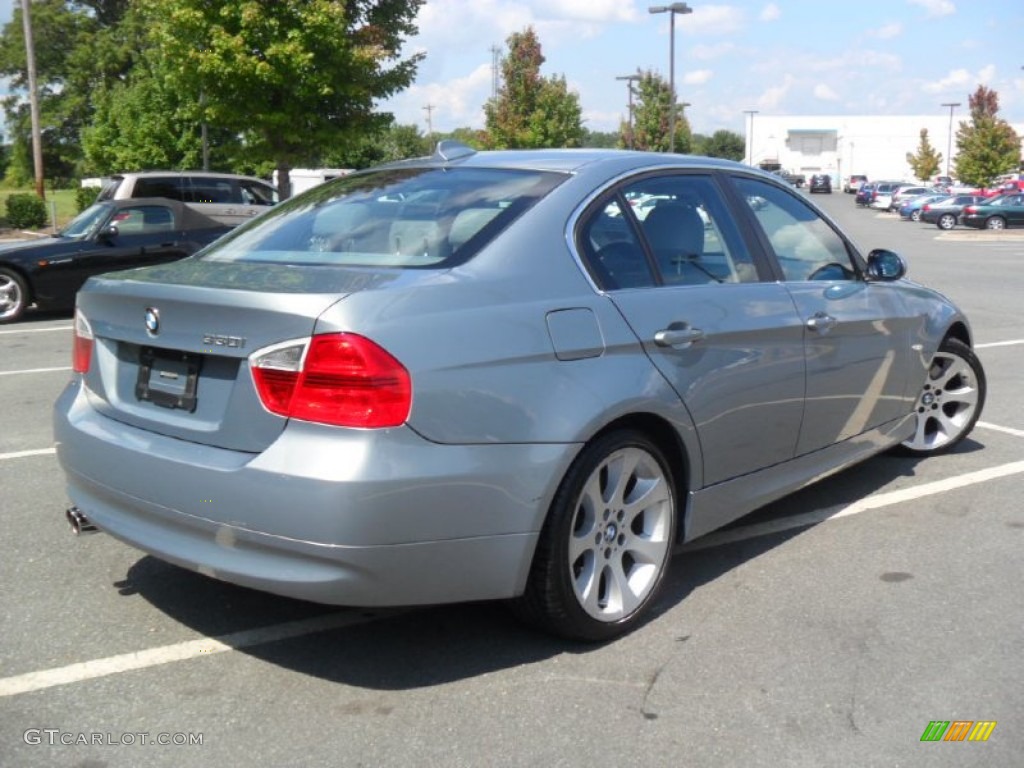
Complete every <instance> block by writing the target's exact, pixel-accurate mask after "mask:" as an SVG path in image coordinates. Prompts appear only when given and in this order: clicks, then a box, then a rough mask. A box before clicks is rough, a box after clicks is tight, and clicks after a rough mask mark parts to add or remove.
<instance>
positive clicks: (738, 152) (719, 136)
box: [693, 130, 747, 160]
mask: <svg viewBox="0 0 1024 768" xmlns="http://www.w3.org/2000/svg"><path fill="white" fill-rule="evenodd" d="M694 139H696V137H694ZM694 144H695V145H696V146H695V147H694V148H693V152H694V153H695V154H699V155H704V156H706V157H723V158H725V159H727V160H742V159H743V156H744V154H746V151H747V148H746V143H745V142H744V140H743V137H742V136H740V135H739V134H738V133H733V132H732V131H726V130H720V131H715V132H714V133H713V134H711V136H710V137H705V138H704V139H703V141H701V142H700V143H699V144H698V143H697V142H696V141H694Z"/></svg>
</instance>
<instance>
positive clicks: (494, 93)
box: [491, 45, 501, 101]
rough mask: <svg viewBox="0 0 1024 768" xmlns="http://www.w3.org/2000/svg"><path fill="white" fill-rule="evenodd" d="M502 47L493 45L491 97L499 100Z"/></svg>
mask: <svg viewBox="0 0 1024 768" xmlns="http://www.w3.org/2000/svg"><path fill="white" fill-rule="evenodd" d="M500 57H501V48H499V47H498V46H496V45H492V46H491V99H492V100H495V101H496V100H497V98H498V64H499V62H500V60H501V58H500Z"/></svg>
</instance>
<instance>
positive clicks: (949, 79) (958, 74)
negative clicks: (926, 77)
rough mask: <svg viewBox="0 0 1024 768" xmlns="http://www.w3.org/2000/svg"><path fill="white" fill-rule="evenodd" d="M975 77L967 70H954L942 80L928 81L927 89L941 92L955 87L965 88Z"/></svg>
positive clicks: (932, 91) (930, 91) (931, 91)
mask: <svg viewBox="0 0 1024 768" xmlns="http://www.w3.org/2000/svg"><path fill="white" fill-rule="evenodd" d="M974 79H975V78H974V77H972V75H971V73H970V72H968V71H967V70H953V71H952V72H950V73H949V74H948V75H946V76H945V77H944V78H942V80H938V81H936V82H934V83H927V84H926V85H925V90H926V91H928V92H929V93H941V92H942V91H947V90H952V89H953V88H964V87H968V86H970V84H971V81H972V80H974Z"/></svg>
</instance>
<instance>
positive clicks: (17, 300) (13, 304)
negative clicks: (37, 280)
mask: <svg viewBox="0 0 1024 768" xmlns="http://www.w3.org/2000/svg"><path fill="white" fill-rule="evenodd" d="M27 306H28V288H27V287H26V286H25V281H24V280H23V279H22V278H21V275H19V274H18V273H17V272H14V271H12V270H10V269H4V268H2V267H0V323H12V322H14V321H15V320H17V319H18V318H19V317H21V316H22V314H23V313H24V312H25V307H27Z"/></svg>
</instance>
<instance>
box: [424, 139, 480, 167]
mask: <svg viewBox="0 0 1024 768" xmlns="http://www.w3.org/2000/svg"><path fill="white" fill-rule="evenodd" d="M475 154H476V150H475V149H473V148H472V147H467V146H466V145H465V144H463V143H462V142H461V141H455V140H454V139H442V140H441V141H439V142H437V149H435V150H434V158H435V159H437V160H444V161H445V162H446V163H450V162H451V161H452V160H461V159H462V158H464V157H469V156H470V155H475Z"/></svg>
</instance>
